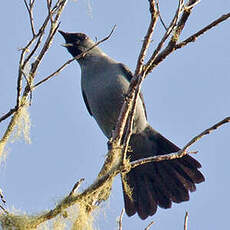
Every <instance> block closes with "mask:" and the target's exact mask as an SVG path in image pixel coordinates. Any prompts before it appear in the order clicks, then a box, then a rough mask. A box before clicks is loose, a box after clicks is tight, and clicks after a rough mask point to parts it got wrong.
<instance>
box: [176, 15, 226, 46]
mask: <svg viewBox="0 0 230 230" xmlns="http://www.w3.org/2000/svg"><path fill="white" fill-rule="evenodd" d="M229 17H230V13H227V14H224V15H222V16H221V17H219V18H218V19H216V20H214V21H213V22H211V23H210V24H209V25H207V26H205V27H204V28H202V29H201V30H199V31H198V32H196V33H195V34H193V35H191V36H189V37H188V38H187V39H185V40H184V41H182V42H180V43H179V44H177V45H176V46H175V49H180V48H182V47H184V46H186V45H187V44H188V43H190V42H194V41H196V39H197V38H198V37H199V36H200V35H202V34H204V33H205V32H207V31H208V30H210V29H211V28H213V27H215V26H217V25H218V24H219V23H221V22H223V21H226V20H227V19H228V18H229Z"/></svg>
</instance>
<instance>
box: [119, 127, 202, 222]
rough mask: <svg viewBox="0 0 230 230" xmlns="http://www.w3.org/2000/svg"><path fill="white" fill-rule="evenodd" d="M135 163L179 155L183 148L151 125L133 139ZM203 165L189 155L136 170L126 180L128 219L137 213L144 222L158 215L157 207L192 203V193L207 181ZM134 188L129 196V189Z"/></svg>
mask: <svg viewBox="0 0 230 230" xmlns="http://www.w3.org/2000/svg"><path fill="white" fill-rule="evenodd" d="M130 146H131V152H130V153H128V156H130V158H131V161H133V160H137V159H140V158H145V157H149V156H156V155H162V154H168V153H173V152H177V151H178V150H179V148H178V147H177V146H176V145H174V144H173V143H172V142H170V141H169V140H167V139H166V138H164V137H163V136H162V135H160V134H159V133H157V132H156V131H155V130H153V129H152V128H151V127H150V126H148V127H147V128H146V129H145V130H144V132H142V133H140V134H133V135H132V137H131V140H130ZM200 167H201V165H200V163H199V162H198V161H196V160H195V159H194V158H192V157H191V156H189V155H186V156H184V157H183V158H180V159H175V160H167V161H161V162H153V163H148V164H144V165H141V166H138V167H136V168H133V169H132V170H131V171H130V172H129V173H128V174H126V176H125V181H124V180H123V182H122V184H123V193H124V202H125V210H126V213H127V215H128V216H132V215H134V214H135V213H136V212H137V213H138V215H139V216H140V218H141V219H146V218H147V217H148V216H152V215H153V214H155V212H156V210H157V206H159V207H161V208H170V207H171V205H172V202H175V203H180V202H182V201H187V200H189V191H190V192H193V191H195V190H196V185H195V184H199V183H201V182H203V181H204V180H205V179H204V176H203V175H202V173H201V172H200V171H199V170H198V168H200ZM126 183H127V184H128V187H130V189H131V197H130V194H129V195H128V194H127V189H126V188H127V186H126Z"/></svg>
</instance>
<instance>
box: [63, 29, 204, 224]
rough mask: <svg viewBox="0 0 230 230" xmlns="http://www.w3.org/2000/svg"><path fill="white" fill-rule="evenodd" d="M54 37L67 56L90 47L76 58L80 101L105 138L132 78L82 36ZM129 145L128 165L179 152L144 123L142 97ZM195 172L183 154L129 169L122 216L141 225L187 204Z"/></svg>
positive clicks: (195, 180) (199, 175) (198, 174)
mask: <svg viewBox="0 0 230 230" xmlns="http://www.w3.org/2000/svg"><path fill="white" fill-rule="evenodd" d="M59 33H60V34H61V35H62V36H63V38H64V40H65V44H64V47H66V48H67V50H68V52H69V53H70V54H71V55H72V56H73V57H76V56H78V55H80V54H82V53H83V52H85V51H86V50H88V49H89V48H91V47H93V48H92V49H90V50H89V51H87V52H86V53H85V54H84V55H82V56H81V57H80V58H79V59H77V62H78V63H79V65H80V68H81V90H82V96H83V99H84V102H85V105H86V108H87V110H88V112H89V114H90V115H91V116H92V117H93V118H94V119H95V120H96V122H97V124H98V126H99V127H100V129H101V130H102V132H103V133H104V135H105V136H106V137H107V138H108V139H110V138H111V137H112V133H113V130H114V129H115V126H116V123H117V120H118V117H119V113H120V110H121V107H122V105H123V103H124V100H125V97H126V95H127V91H128V88H129V85H130V81H131V79H132V77H133V74H132V72H131V71H130V70H129V68H128V67H127V66H126V65H124V64H122V63H120V62H117V61H115V60H114V59H112V58H111V57H110V56H108V55H107V54H106V53H104V52H103V51H102V50H101V49H100V48H99V47H98V46H95V44H96V42H94V41H93V40H92V39H91V38H89V37H88V36H87V35H86V34H84V33H69V32H63V31H61V30H59ZM129 146H130V150H129V151H128V153H127V157H128V158H129V159H130V161H135V160H138V159H142V158H146V157H151V156H157V155H162V154H169V153H174V152H177V151H179V150H180V148H179V147H177V146H176V145H175V144H174V143H172V142H171V141H169V140H168V139H167V138H165V137H164V136H162V135H161V134H160V133H159V132H157V131H156V130H155V129H153V128H152V127H151V125H150V124H149V123H148V121H147V114H146V108H145V104H144V99H143V94H142V93H140V94H139V96H138V98H137V104H136V110H135V114H134V124H133V127H132V135H131V138H130V142H129ZM200 168H201V164H200V163H199V162H198V161H197V160H196V159H194V158H193V157H191V156H190V155H185V156H184V157H182V158H178V159H173V160H166V161H161V162H151V163H147V164H143V165H140V166H137V167H135V168H133V169H131V170H130V171H129V172H128V173H127V174H126V183H127V184H128V186H129V187H130V189H131V191H132V193H131V197H130V195H129V194H127V192H126V191H127V190H126V189H125V182H124V181H122V188H123V197H124V206H125V211H126V214H127V215H128V216H133V215H134V214H136V213H137V214H138V215H139V217H140V218H141V219H143V220H144V219H146V218H147V217H149V216H152V215H154V214H155V213H156V211H157V209H158V207H161V208H164V209H168V208H171V206H172V203H173V202H174V203H181V202H183V201H188V200H189V195H190V194H189V193H190V192H194V191H195V190H196V184H199V183H201V182H203V181H205V178H204V176H203V174H202V173H201V172H200V170H199V169H200Z"/></svg>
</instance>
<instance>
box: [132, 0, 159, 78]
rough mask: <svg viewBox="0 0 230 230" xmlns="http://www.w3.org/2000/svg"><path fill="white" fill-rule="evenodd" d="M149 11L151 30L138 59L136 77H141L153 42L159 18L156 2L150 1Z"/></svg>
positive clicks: (149, 29)
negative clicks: (147, 53) (145, 59)
mask: <svg viewBox="0 0 230 230" xmlns="http://www.w3.org/2000/svg"><path fill="white" fill-rule="evenodd" d="M149 11H150V14H151V21H150V24H149V28H148V31H147V33H146V35H145V39H144V42H143V45H142V48H141V51H140V54H139V57H138V59H137V65H136V70H135V74H134V75H136V76H137V75H139V74H140V72H141V70H142V67H143V62H144V58H145V56H146V52H147V50H148V47H149V44H150V42H151V38H152V35H153V32H154V28H155V26H156V22H157V19H158V16H159V11H158V10H157V9H156V3H155V1H154V0H149Z"/></svg>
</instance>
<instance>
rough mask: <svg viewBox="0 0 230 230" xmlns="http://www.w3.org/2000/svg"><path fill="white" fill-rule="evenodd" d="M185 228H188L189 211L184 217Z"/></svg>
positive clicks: (186, 229) (185, 229)
mask: <svg viewBox="0 0 230 230" xmlns="http://www.w3.org/2000/svg"><path fill="white" fill-rule="evenodd" d="M184 230H188V212H186V213H185V217H184Z"/></svg>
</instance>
